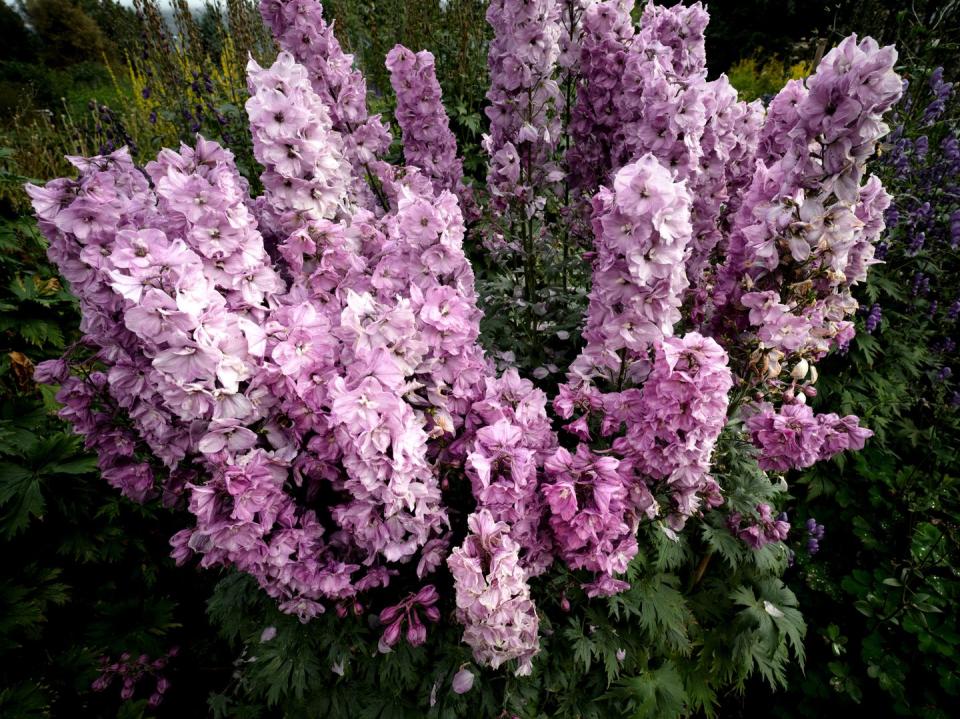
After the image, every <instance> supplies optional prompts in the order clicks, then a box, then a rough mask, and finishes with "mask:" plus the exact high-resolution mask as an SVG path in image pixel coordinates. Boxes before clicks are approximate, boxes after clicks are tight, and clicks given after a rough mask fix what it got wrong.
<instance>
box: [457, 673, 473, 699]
mask: <svg viewBox="0 0 960 719" xmlns="http://www.w3.org/2000/svg"><path fill="white" fill-rule="evenodd" d="M471 689H473V672H471V671H470V670H469V669H461V670H460V671H458V672H457V673H456V674H454V675H453V691H454V692H456V693H457V694H466V693H467V692H468V691H470V690H471Z"/></svg>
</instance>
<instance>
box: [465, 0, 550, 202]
mask: <svg viewBox="0 0 960 719" xmlns="http://www.w3.org/2000/svg"><path fill="white" fill-rule="evenodd" d="M487 22H489V23H490V25H491V27H493V32H494V36H493V40H492V41H491V43H490V50H489V64H490V90H489V91H488V92H487V100H489V101H490V106H489V107H487V109H486V114H487V117H488V118H489V120H490V134H489V135H487V136H486V137H485V138H484V147H485V149H486V150H487V152H488V153H489V155H490V170H489V172H488V174H487V189H488V191H489V192H490V195H491V200H492V201H493V202H494V203H495V205H496V206H497V207H498V208H501V209H505V208H506V207H507V206H509V205H510V204H511V203H513V202H519V203H521V204H523V205H526V206H528V207H532V203H533V201H534V199H535V196H534V192H535V188H537V187H538V186H540V185H541V184H543V183H544V182H547V181H556V180H558V179H560V177H562V172H560V171H559V169H558V167H557V165H556V164H555V163H554V162H553V161H552V154H553V151H554V148H555V147H556V143H557V141H558V140H559V138H560V119H559V116H558V114H557V108H559V106H560V100H561V98H560V89H559V86H558V85H557V82H556V80H555V79H554V78H553V75H554V71H555V68H556V65H557V60H558V57H559V54H560V35H561V32H562V30H561V25H560V17H559V6H558V4H557V2H556V0H494V1H493V2H491V3H490V7H489V8H488V9H487ZM528 211H529V210H528Z"/></svg>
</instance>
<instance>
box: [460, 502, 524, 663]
mask: <svg viewBox="0 0 960 719" xmlns="http://www.w3.org/2000/svg"><path fill="white" fill-rule="evenodd" d="M467 524H468V527H469V531H470V534H469V535H468V536H467V538H466V539H465V540H464V543H463V546H461V547H457V548H456V549H454V550H453V552H451V554H450V556H449V557H448V559H447V566H448V567H449V568H450V573H451V574H452V575H453V578H454V586H455V588H456V594H457V597H456V602H457V620H458V621H459V622H460V623H461V624H463V625H464V631H463V641H465V642H466V643H467V644H469V645H470V646H471V647H473V655H474V657H475V658H476V660H477V661H478V662H481V663H483V664H488V665H489V666H491V667H493V668H494V669H496V668H497V667H499V666H500V665H501V664H503V663H504V662H506V661H509V660H511V659H516V660H517V661H518V666H517V674H518V675H524V674H529V673H530V672H531V671H532V670H533V665H532V664H531V659H532V658H533V656H534V655H535V654H536V653H537V652H538V651H539V650H540V639H539V637H538V634H537V632H538V629H539V626H540V620H539V618H538V617H537V612H536V608H535V607H534V605H533V602H532V601H530V586H529V585H528V584H527V573H526V571H524V569H523V567H522V566H521V564H520V547H519V545H518V544H517V543H516V542H514V541H513V540H512V539H511V538H510V532H509V528H508V527H507V525H506V524H504V523H503V522H496V521H494V519H493V517H492V516H491V514H490V512H488V511H487V510H480V511H479V512H477V513H475V514H471V515H470V518H469V519H468V520H467Z"/></svg>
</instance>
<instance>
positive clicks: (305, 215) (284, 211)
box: [246, 52, 350, 233]
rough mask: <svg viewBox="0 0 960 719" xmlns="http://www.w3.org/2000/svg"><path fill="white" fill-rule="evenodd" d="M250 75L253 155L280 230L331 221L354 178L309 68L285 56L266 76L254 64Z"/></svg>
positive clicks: (251, 64) (262, 70)
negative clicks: (346, 168)
mask: <svg viewBox="0 0 960 719" xmlns="http://www.w3.org/2000/svg"><path fill="white" fill-rule="evenodd" d="M247 73H248V82H249V86H250V99H249V100H247V105H246V109H247V115H248V116H249V117H250V127H251V130H252V134H253V154H254V157H256V158H257V162H259V163H260V164H261V165H263V167H264V172H263V174H262V175H261V176H260V179H261V181H262V182H263V187H264V190H265V197H266V202H267V205H268V207H269V210H270V212H271V214H272V215H275V220H274V222H275V224H277V225H278V229H281V228H282V229H285V230H286V231H287V233H289V232H291V231H293V230H294V229H296V228H297V226H298V225H299V224H302V223H305V222H311V223H313V222H318V221H320V220H325V219H332V218H333V217H334V216H335V215H336V214H337V212H338V210H339V209H340V208H341V207H342V206H343V205H344V204H345V203H346V199H347V185H348V183H349V180H350V178H349V175H347V174H346V173H345V172H344V169H345V167H346V166H345V163H344V162H343V155H342V142H341V136H340V135H339V133H337V132H335V131H334V130H333V128H332V125H331V122H330V115H329V112H328V111H327V108H326V106H325V105H324V104H323V103H322V102H321V101H320V98H319V97H318V96H317V95H316V94H315V93H314V92H313V90H312V89H311V87H310V81H309V79H308V78H307V73H306V71H305V69H304V67H303V66H302V65H298V64H297V63H296V62H295V61H294V59H293V57H292V56H291V55H290V54H289V53H286V52H281V53H280V55H279V56H278V58H277V62H275V63H274V64H273V66H272V67H270V68H269V69H266V70H265V69H263V68H261V67H260V66H259V65H257V63H256V61H255V60H253V59H252V58H251V60H250V62H249V64H248V67H247Z"/></svg>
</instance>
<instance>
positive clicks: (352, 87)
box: [260, 0, 390, 207]
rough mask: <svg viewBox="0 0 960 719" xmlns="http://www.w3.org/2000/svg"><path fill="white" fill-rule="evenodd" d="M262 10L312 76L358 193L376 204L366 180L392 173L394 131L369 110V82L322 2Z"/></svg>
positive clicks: (274, 3)
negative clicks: (389, 156) (389, 154)
mask: <svg viewBox="0 0 960 719" xmlns="http://www.w3.org/2000/svg"><path fill="white" fill-rule="evenodd" d="M260 14H261V15H262V16H263V20H264V22H265V23H266V24H267V26H268V27H269V28H270V29H271V30H272V32H273V35H274V37H275V38H276V39H277V43H278V44H279V45H280V47H281V49H283V50H285V51H287V52H288V53H290V54H291V55H292V56H293V58H294V59H295V60H296V61H297V63H299V64H300V65H302V66H303V67H304V68H305V69H306V71H307V73H308V74H309V77H310V82H311V83H312V84H313V90H314V92H315V93H316V94H317V95H318V96H319V97H320V99H321V101H322V102H323V104H324V105H325V106H326V108H327V112H328V113H329V115H330V120H331V122H332V124H333V128H334V129H335V130H336V131H337V132H338V133H339V134H340V136H341V137H342V138H343V150H344V153H345V154H346V156H347V158H348V159H349V161H350V164H351V166H352V167H353V170H354V176H355V178H356V179H357V182H355V183H354V184H353V185H352V190H353V192H354V193H355V197H356V199H357V201H358V202H359V203H360V204H363V205H365V206H367V207H372V206H373V205H374V202H375V195H376V191H375V190H374V191H371V188H370V187H368V186H367V184H366V181H365V179H364V178H366V177H368V176H372V177H381V176H385V175H389V174H390V172H389V167H388V166H387V165H386V163H384V162H383V161H382V160H381V159H380V158H381V157H382V156H383V154H384V153H385V152H386V151H387V149H388V148H389V147H390V131H389V130H388V129H387V127H386V125H384V124H383V122H382V121H381V119H380V116H379V115H370V114H369V112H368V110H367V83H366V80H364V78H363V75H362V73H361V72H360V71H359V70H357V69H355V68H354V67H353V56H352V55H348V54H346V53H345V52H343V49H342V48H341V47H340V43H339V41H338V40H337V38H336V36H335V35H334V34H333V25H332V24H330V23H328V22H327V21H326V20H325V19H324V17H323V6H322V5H321V4H320V2H319V0H262V2H261V3H260ZM381 201H382V200H381Z"/></svg>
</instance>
